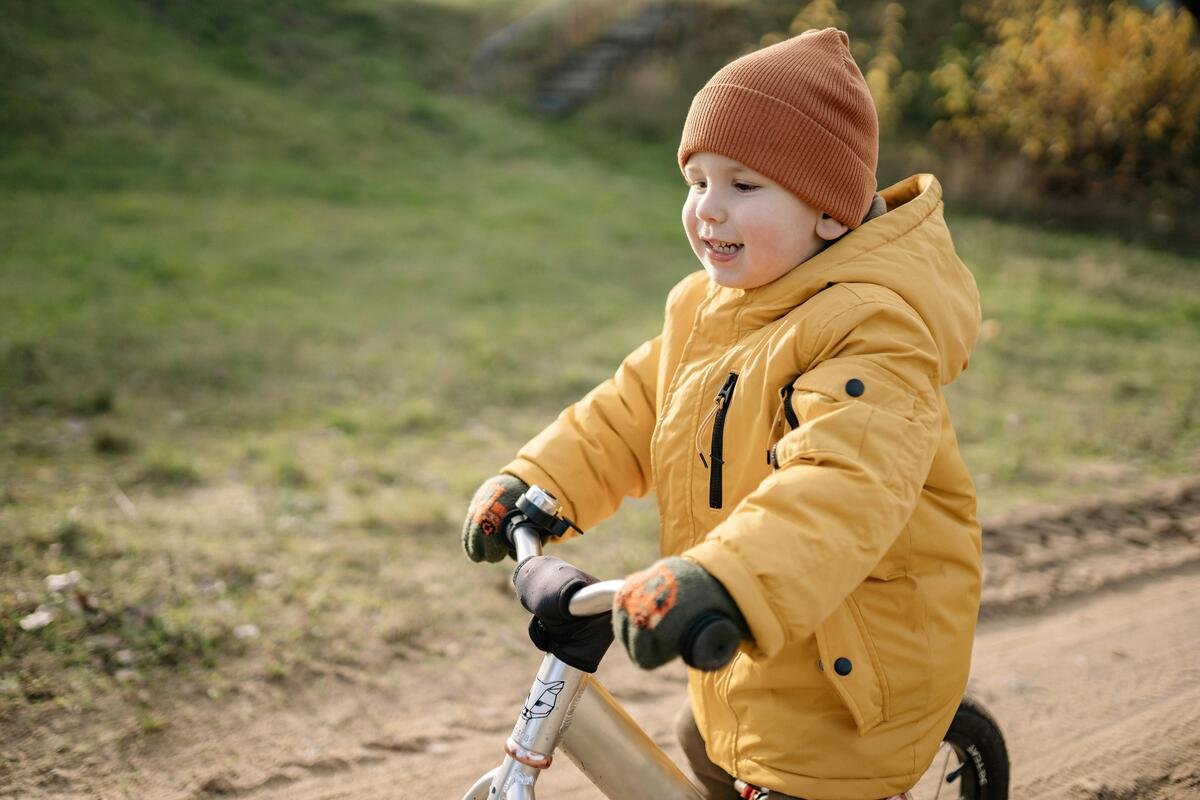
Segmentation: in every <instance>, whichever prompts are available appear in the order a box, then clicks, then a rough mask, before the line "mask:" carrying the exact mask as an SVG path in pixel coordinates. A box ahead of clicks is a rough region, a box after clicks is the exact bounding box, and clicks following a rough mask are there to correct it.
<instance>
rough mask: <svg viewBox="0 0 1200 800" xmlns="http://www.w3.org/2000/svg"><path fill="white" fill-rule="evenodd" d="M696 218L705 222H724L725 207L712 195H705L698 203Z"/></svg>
mask: <svg viewBox="0 0 1200 800" xmlns="http://www.w3.org/2000/svg"><path fill="white" fill-rule="evenodd" d="M696 218H697V219H701V220H703V221H705V222H724V221H725V209H724V208H722V207H721V204H720V203H719V202H717V201H716V200H715V199H713V196H712V195H705V196H704V197H702V198H700V202H698V203H696Z"/></svg>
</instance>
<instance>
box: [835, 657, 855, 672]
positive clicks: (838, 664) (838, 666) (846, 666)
mask: <svg viewBox="0 0 1200 800" xmlns="http://www.w3.org/2000/svg"><path fill="white" fill-rule="evenodd" d="M852 669H854V665H853V664H851V663H850V659H848V658H839V659H838V660H837V661H834V662H833V671H834V672H836V673H837V674H838V675H849V674H850V670H852Z"/></svg>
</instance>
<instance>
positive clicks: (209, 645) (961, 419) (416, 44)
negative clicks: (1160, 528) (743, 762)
mask: <svg viewBox="0 0 1200 800" xmlns="http://www.w3.org/2000/svg"><path fill="white" fill-rule="evenodd" d="M497 6H503V4H495V5H493V6H490V7H489V10H488V13H500V11H499V10H498V9H497ZM181 8H182V6H178V7H177V6H176V5H174V4H170V3H167V4H141V3H134V2H132V0H126V1H122V0H107V2H100V3H94V4H87V5H86V7H85V6H81V5H78V4H68V3H58V4H53V3H37V4H16V3H9V4H6V5H5V7H4V13H5V18H6V21H11V24H9V25H8V26H7V27H5V28H4V29H3V32H2V33H0V36H3V37H5V41H3V42H0V44H5V45H6V47H5V48H0V52H3V53H5V55H4V56H3V57H4V58H6V59H8V61H7V62H5V64H3V65H0V66H7V67H10V68H11V71H10V72H9V73H7V74H12V75H15V76H16V77H15V78H13V79H11V80H6V81H5V82H4V83H3V84H2V85H0V103H2V104H3V105H2V106H0V108H3V109H5V110H6V111H8V112H11V113H7V114H0V120H3V122H0V125H2V126H3V127H2V128H0V144H2V145H3V146H2V147H0V154H2V155H0V182H2V183H3V185H4V186H5V187H6V191H5V192H4V194H3V196H2V197H0V243H2V244H3V247H0V307H3V308H4V309H5V314H4V315H2V316H0V675H4V676H10V677H6V679H5V681H3V682H0V709H8V710H9V711H12V710H15V709H21V708H26V707H32V708H45V707H47V704H58V705H62V706H64V707H67V708H70V709H75V710H80V709H86V708H88V707H89V703H90V698H92V697H93V696H95V695H97V694H105V693H112V692H126V693H130V695H131V697H133V699H132V700H131V702H132V703H133V704H134V706H135V707H136V717H135V721H136V722H137V723H138V725H139V726H140V728H141V729H142V730H143V731H145V732H147V733H149V732H153V731H156V730H159V729H161V728H162V727H163V726H164V725H166V724H168V722H167V721H166V720H164V719H162V718H161V717H160V716H159V715H158V714H157V712H155V711H154V710H153V709H152V708H147V707H144V703H142V702H141V701H140V700H137V699H136V691H135V688H134V687H136V686H138V685H140V684H139V683H138V682H141V681H160V680H163V679H164V677H165V676H168V675H170V676H173V677H171V678H169V680H170V681H174V682H175V683H180V682H192V683H195V684H197V685H199V686H201V687H202V688H204V689H205V692H206V693H208V695H209V696H219V695H220V694H221V693H222V692H224V691H225V690H226V688H227V686H228V684H229V680H230V677H229V676H230V675H231V674H233V673H238V672H239V671H242V672H245V671H247V670H248V671H249V672H250V674H252V675H256V676H258V677H261V678H264V679H268V680H287V679H289V677H290V676H294V675H303V674H304V671H305V670H306V669H317V668H322V665H334V666H336V667H337V668H345V669H364V670H366V669H377V668H380V667H381V666H386V665H387V664H389V663H392V662H394V661H396V660H404V659H412V658H437V657H439V654H441V653H445V652H447V651H448V648H450V645H451V644H452V643H454V642H459V643H461V642H467V641H475V640H478V639H481V638H482V639H487V640H488V641H491V642H494V643H496V644H497V646H500V647H512V648H519V647H522V646H523V645H521V644H520V639H519V627H520V623H519V619H520V615H518V614H517V612H516V609H515V604H514V603H512V601H511V594H510V590H509V588H508V586H507V583H506V580H507V576H506V568H505V567H504V566H500V565H497V566H487V567H475V566H471V565H468V564H467V562H466V561H465V559H464V558H463V557H462V555H461V553H460V551H459V544H458V528H459V524H460V519H461V515H462V513H463V510H464V506H465V503H466V500H467V499H468V498H469V496H470V493H471V491H472V490H473V489H474V487H475V485H476V484H477V483H478V482H479V481H480V480H481V479H483V478H484V477H486V476H488V475H489V474H491V473H492V472H493V471H494V470H495V469H496V468H497V467H498V466H500V465H501V464H503V463H504V462H505V461H506V460H507V459H508V458H509V457H510V456H511V454H512V453H513V451H514V450H515V448H516V447H517V446H519V444H520V443H522V442H523V441H525V440H526V439H527V438H528V437H529V436H531V435H532V434H534V433H535V432H536V431H537V430H539V429H540V428H541V427H542V426H543V425H545V424H546V423H547V422H549V421H550V420H551V419H552V418H553V416H554V415H555V414H556V413H557V412H558V410H560V409H561V408H562V407H563V406H564V405H565V404H566V403H568V402H570V401H572V400H574V399H576V398H578V397H579V396H580V395H581V394H583V393H584V392H585V391H587V389H589V388H590V387H591V386H592V385H594V384H595V383H596V382H598V381H599V380H601V379H603V378H604V377H605V376H607V375H608V374H610V372H611V370H612V369H613V367H614V366H615V365H616V363H617V362H618V361H619V359H620V358H621V357H622V356H623V355H624V354H625V353H626V352H628V351H629V350H630V349H631V348H632V347H634V346H636V345H637V344H638V343H639V342H641V341H642V340H643V339H645V338H647V337H649V336H652V335H653V334H654V333H655V332H656V328H657V326H658V325H659V324H660V322H661V313H662V304H663V301H664V299H665V293H666V290H667V289H668V288H669V287H670V286H671V285H672V284H673V283H674V282H675V281H676V280H678V278H679V277H681V276H682V275H683V274H685V273H686V272H688V271H690V270H691V269H693V267H694V264H693V258H692V256H691V254H690V252H689V250H688V248H687V247H686V243H685V241H684V239H683V237H682V234H681V233H680V232H679V230H678V205H679V203H680V202H681V200H682V184H681V182H680V179H679V177H678V174H677V170H676V168H675V166H674V158H673V150H674V147H673V144H672V143H671V142H654V141H638V142H631V141H622V140H619V139H614V138H612V137H605V136H603V135H601V134H598V133H597V132H596V131H595V130H593V129H591V128H589V126H587V125H585V124H582V123H570V122H568V123H545V122H540V121H537V120H531V119H529V118H526V117H523V116H521V115H520V114H518V113H515V112H513V111H511V110H508V109H506V108H504V107H503V106H500V105H495V104H488V103H486V102H484V100H483V99H481V98H479V97H474V96H470V95H468V94H464V93H462V92H460V91H457V90H456V89H455V88H454V87H456V85H457V84H456V75H455V72H454V64H455V63H456V62H457V61H459V60H461V57H462V53H463V52H466V50H467V49H469V47H470V45H471V43H472V41H473V40H472V38H471V37H472V36H473V35H474V33H473V31H474V28H473V22H472V21H473V20H474V19H475V17H474V16H473V15H474V14H476V13H478V9H471V8H468V7H466V6H465V5H464V4H462V3H457V2H447V3H441V4H434V5H423V6H418V5H413V4H405V3H397V2H377V3H375V2H372V3H368V2H359V3H356V4H353V5H341V6H338V9H337V10H335V9H334V8H332V7H331V6H327V5H326V4H324V3H319V2H311V3H305V4H301V5H299V6H296V5H295V4H280V5H278V6H275V5H272V4H270V3H263V4H259V5H255V6H253V7H252V8H253V9H257V10H254V11H253V12H251V11H245V12H244V14H245V16H237V15H234V16H227V17H222V16H221V13H218V12H216V11H213V12H204V13H205V14H210V16H209V17H204V16H203V15H201V16H200V17H195V16H193V15H191V12H190V11H189V12H187V13H185V12H184V11H182V10H178V9H181ZM188 8H189V9H190V6H189V7H188ZM154 9H159V10H157V11H155V10H154ZM289 9H291V10H290V11H289ZM289 13H294V14H295V15H297V16H296V18H295V19H291V18H288V24H286V25H285V24H283V22H281V18H280V15H284V16H285V17H286V16H287V15H288V14H289ZM950 224H951V229H952V230H953V232H954V234H955V237H956V241H957V243H958V245H959V249H960V253H961V255H962V257H963V259H964V260H965V261H966V262H967V263H968V264H969V265H970V266H971V267H972V268H973V270H974V271H975V273H976V275H977V277H978V279H979V283H980V287H981V289H982V292H983V297H984V309H985V317H987V318H989V319H992V320H995V321H996V325H997V326H998V333H997V334H996V335H995V337H994V338H992V339H990V340H989V341H987V342H985V343H983V344H981V345H980V347H979V349H978V350H977V352H976V355H975V357H974V359H973V362H972V366H971V369H970V370H969V371H968V372H967V373H966V375H965V377H964V378H963V379H962V380H961V381H960V383H959V384H957V385H956V386H954V387H953V388H952V389H951V392H950V400H951V404H952V406H953V409H954V412H955V415H956V422H957V428H958V432H959V436H960V439H961V441H962V443H963V451H964V454H965V456H966V458H967V460H968V462H969V464H970V466H971V468H972V471H973V472H974V474H975V475H976V476H977V477H978V478H979V481H980V499H981V507H982V509H983V510H984V511H985V512H994V511H998V510H1001V509H1003V508H1006V507H1008V506H1010V505H1012V504H1014V503H1016V502H1019V501H1021V500H1024V499H1032V498H1037V499H1044V498H1052V497H1063V496H1067V495H1069V494H1071V493H1078V492H1083V491H1094V490H1097V489H1103V488H1106V487H1108V486H1111V485H1113V484H1114V483H1120V482H1125V481H1130V480H1141V479H1143V478H1144V476H1147V475H1155V474H1167V473H1171V472H1181V471H1188V470H1193V471H1194V469H1195V468H1196V467H1197V460H1196V454H1197V452H1198V450H1200V435H1198V433H1197V431H1198V429H1200V426H1198V425H1197V414H1198V413H1200V410H1198V407H1197V404H1198V403H1200V399H1198V398H1200V361H1198V357H1197V355H1196V354H1197V353H1200V305H1197V302H1196V300H1195V298H1196V297H1198V296H1200V292H1198V291H1197V290H1198V289H1200V270H1197V269H1196V261H1195V258H1194V257H1184V256H1179V255H1172V254H1169V253H1165V252H1158V251H1155V250H1151V249H1147V248H1145V247H1140V246H1132V245H1127V244H1123V243H1122V242H1121V241H1118V240H1116V239H1113V238H1104V237H1096V236H1077V235H1067V234H1061V233H1060V234H1049V233H1045V232H1042V231H1040V230H1038V229H1037V228H1036V227H1030V226H1021V225H1017V224H1012V223H998V222H994V221H991V220H989V219H987V218H982V217H975V216H969V215H965V214H960V213H955V211H954V209H950ZM656 524H657V515H656V513H655V511H654V506H653V503H652V501H641V502H638V503H634V504H631V505H630V507H629V508H628V509H627V510H626V511H624V512H622V515H621V516H620V517H619V518H618V519H616V520H614V521H613V522H611V523H608V524H606V525H604V526H602V528H601V529H600V530H598V531H596V532H595V533H594V534H589V535H588V536H587V537H585V539H584V540H583V541H582V542H580V543H579V544H578V545H577V546H574V548H573V551H574V554H575V556H577V558H578V560H579V562H580V564H581V565H586V566H587V567H588V568H590V569H593V570H594V571H595V572H597V573H599V574H604V575H608V574H617V573H620V572H623V571H627V570H631V569H634V568H637V567H640V566H643V565H644V564H646V563H648V562H649V561H650V560H652V559H653V558H654V557H655V555H656V554H657V544H656V540H655V526H656ZM70 570H79V571H80V572H81V573H82V574H83V581H82V582H81V584H80V589H79V593H78V594H77V595H73V596H61V597H54V596H52V595H50V594H49V593H48V592H47V590H46V588H45V584H44V578H45V576H46V575H50V574H58V573H64V572H69V571H70ZM42 603H49V604H50V605H52V606H53V607H54V608H55V609H56V611H57V614H58V616H57V617H56V619H55V621H54V622H53V623H51V624H50V625H48V626H47V627H45V628H43V629H41V630H40V631H36V632H29V631H24V630H21V629H20V627H19V625H18V622H19V620H20V619H21V618H23V617H24V616H25V615H27V614H29V613H31V612H33V611H34V610H35V609H36V608H37V607H38V606H39V605H40V604H42ZM497 623H500V626H501V628H500V629H501V630H503V631H505V633H503V634H498V633H497V632H496V624H497ZM246 625H254V626H256V627H257V629H258V631H259V635H258V636H257V637H242V638H239V637H238V635H236V631H238V630H242V631H245V630H246V629H245V628H243V627H241V626H246ZM122 651H128V653H127V655H125V656H122V657H120V658H118V656H117V654H118V653H120V652H122ZM122 659H124V660H122ZM126 661H127V662H129V663H125V662H126ZM122 670H132V671H133V672H134V673H135V675H134V676H131V675H130V674H129V673H128V672H122Z"/></svg>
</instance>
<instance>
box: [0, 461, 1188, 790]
mask: <svg viewBox="0 0 1200 800" xmlns="http://www.w3.org/2000/svg"><path fill="white" fill-rule="evenodd" d="M985 553H986V555H985V570H986V581H985V591H984V604H985V606H984V612H983V618H982V621H981V624H980V629H979V634H978V637H977V639H976V645H975V659H974V666H973V672H972V679H971V687H970V691H971V692H972V693H973V694H974V695H975V696H976V697H978V698H979V699H981V700H982V701H983V702H984V704H985V705H986V706H987V707H988V708H989V710H991V711H992V713H993V714H994V716H995V717H996V719H997V721H998V722H999V723H1000V725H1001V727H1002V729H1003V731H1004V734H1005V737H1006V739H1007V741H1008V747H1009V753H1010V756H1011V760H1012V790H1011V793H1010V796H1011V797H1013V798H1018V799H1020V800H1024V799H1025V798H1080V799H1081V800H1124V799H1126V798H1128V800H1135V799H1137V800H1142V799H1143V798H1145V799H1147V800H1158V799H1159V798H1200V481H1190V482H1177V483H1173V484H1170V485H1166V486H1163V487H1159V488H1158V489H1156V490H1154V491H1152V492H1150V493H1147V494H1142V495H1139V496H1129V497H1109V498H1106V499H1104V500H1103V501H1097V502H1094V503H1088V504H1083V505H1077V506H1073V507H1071V508H1065V509H1036V510H1033V511H1027V512H1024V513H1022V514H1021V515H1019V516H1013V517H1010V518H1007V519H1003V520H997V521H995V522H993V523H991V524H989V525H987V526H986V533H985ZM519 635H521V634H520V633H519V632H514V634H513V636H514V637H517V636H519ZM514 640H515V639H514ZM538 662H539V655H538V654H537V653H534V652H530V653H529V655H528V656H524V657H520V658H513V657H505V656H495V655H493V654H490V653H487V652H481V653H463V654H461V656H460V657H458V658H440V659H438V660H437V661H436V662H428V663H422V664H416V665H414V664H407V665H402V666H401V667H398V668H397V669H396V670H394V671H393V672H392V673H391V674H388V675H376V676H368V675H363V674H346V673H343V674H330V675H325V676H322V677H319V678H317V679H314V680H313V681H310V682H308V683H307V684H306V685H305V686H304V687H303V688H301V689H296V688H289V689H285V688H282V687H278V686H272V685H261V686H258V687H256V688H255V689H254V690H252V691H247V692H243V693H241V694H240V695H238V696H237V697H235V698H233V699H231V700H230V701H229V702H228V703H226V704H225V705H224V706H222V707H221V708H220V709H214V708H212V707H211V705H210V706H204V707H202V706H196V705H193V706H189V705H187V704H181V705H180V707H179V708H178V709H176V711H175V712H174V713H173V714H172V724H171V726H170V727H169V728H168V729H167V730H165V731H163V732H162V733H161V734H158V735H156V736H155V737H151V738H146V737H129V736H119V735H114V736H112V737H110V738H109V739H108V740H105V741H101V742H98V743H97V747H95V748H94V749H93V751H92V755H91V756H89V757H87V758H84V759H82V760H80V761H78V763H75V762H73V761H72V759H70V758H69V757H66V756H64V755H63V754H61V753H54V752H48V753H37V752H29V750H28V748H17V750H19V751H20V752H21V754H22V755H21V757H20V759H18V764H17V766H16V768H15V769H14V770H13V771H12V772H11V773H10V774H11V779H10V781H9V785H7V786H5V785H3V784H0V798H6V799H7V798H18V797H19V798H36V799H40V798H48V797H62V798H84V797H87V798H92V797H105V798H108V797H113V798H117V797H136V798H170V799H171V800H207V799H208V798H222V797H244V798H254V800H283V798H288V799H289V800H334V798H347V799H350V798H353V800H383V798H389V800H394V799H395V798H418V797H420V798H451V800H457V798H459V797H461V795H462V793H463V792H464V791H465V789H466V788H467V786H469V785H470V783H471V782H472V781H473V779H474V778H475V777H476V776H477V775H478V774H479V773H481V772H483V771H485V770H486V769H488V768H490V767H491V766H494V765H495V764H496V763H498V762H499V759H500V758H501V756H502V751H501V748H502V745H503V741H504V738H505V737H506V735H507V733H508V731H509V730H510V729H511V727H512V723H513V721H514V719H515V715H516V713H517V712H518V711H519V709H520V707H521V701H522V700H523V699H524V696H525V693H526V691H527V689H528V686H529V684H530V682H531V680H532V677H533V674H534V672H535V670H536V667H537V664H538ZM600 678H601V680H603V681H604V682H605V684H606V685H607V686H608V687H609V688H610V689H611V690H612V691H613V693H614V694H615V695H616V696H617V698H618V699H619V700H620V701H621V702H622V703H623V704H624V705H625V707H626V708H627V709H628V710H629V711H630V713H631V714H632V715H633V716H634V717H635V718H636V719H637V720H638V721H639V722H640V723H641V724H642V725H643V727H645V729H646V730H647V731H648V732H649V733H650V735H651V736H652V737H653V738H655V739H656V740H657V741H658V742H659V743H660V744H662V745H663V746H664V747H665V748H666V749H667V751H668V752H669V753H670V754H672V755H673V756H677V755H678V751H677V749H676V748H675V744H674V742H673V741H672V735H671V719H672V717H673V715H674V713H675V711H676V709H677V708H678V706H679V704H680V703H681V702H682V699H683V680H684V679H683V671H682V668H681V667H680V666H679V665H678V664H675V665H672V666H670V667H667V668H664V669H663V670H659V671H657V672H654V673H641V672H638V671H637V670H636V669H634V668H633V667H631V666H630V665H629V663H628V662H627V660H626V659H624V658H623V657H620V653H619V652H616V651H614V652H613V654H612V655H611V656H610V658H609V660H608V662H607V663H606V664H604V665H603V666H602V667H601V671H600ZM69 733H70V732H69V731H64V732H63V736H64V737H66V736H67V735H68V734H69ZM39 741H50V740H49V739H47V738H46V737H45V736H42V737H41V738H40V739H39ZM538 791H539V794H540V795H541V796H542V797H557V798H564V800H565V799H566V798H572V799H574V800H585V798H586V799H588V800H591V799H593V798H597V799H598V798H600V797H601V796H600V794H599V793H598V792H597V791H596V790H595V789H593V788H591V787H590V786H589V785H588V784H587V783H586V781H585V780H584V779H583V777H582V776H581V775H580V774H579V773H578V772H577V771H576V769H575V768H574V766H573V765H572V764H571V763H570V762H569V761H567V760H566V759H559V760H557V761H556V762H555V764H554V766H553V767H552V768H551V769H549V770H548V771H547V772H546V773H545V775H544V776H543V778H542V779H541V780H540V781H539V783H538Z"/></svg>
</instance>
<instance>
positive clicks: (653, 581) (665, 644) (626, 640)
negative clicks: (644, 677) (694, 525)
mask: <svg viewBox="0 0 1200 800" xmlns="http://www.w3.org/2000/svg"><path fill="white" fill-rule="evenodd" d="M712 611H717V612H720V613H722V614H724V615H726V616H727V617H729V618H730V619H732V620H733V621H734V623H735V624H736V625H737V626H738V627H739V628H740V629H741V631H742V638H744V639H748V638H749V637H750V628H749V626H747V624H746V619H745V618H744V617H743V616H742V612H741V611H739V610H738V607H737V604H736V603H734V602H733V598H732V597H731V596H730V595H729V592H727V591H726V590H725V587H724V586H722V585H721V582H720V581H718V580H717V579H716V578H714V577H713V576H712V575H710V574H709V573H708V570H706V569H704V567H701V566H700V565H699V564H696V563H695V562H693V561H688V560H687V559H686V558H679V557H677V556H672V557H671V558H664V559H661V560H659V561H656V562H655V563H654V564H653V565H652V566H651V567H650V568H649V569H644V570H642V571H641V572H635V573H633V574H632V575H630V576H629V577H627V578H626V579H625V585H624V586H622V587H621V591H619V592H618V593H617V596H616V599H615V600H614V601H613V618H612V620H613V633H614V635H615V636H616V637H617V641H619V642H620V643H621V644H623V645H625V650H626V652H628V653H629V657H630V658H631V659H633V661H634V663H635V664H637V665H638V666H639V667H641V668H642V669H654V668H656V667H661V666H662V665H663V664H666V663H667V662H668V661H671V660H672V659H674V658H675V657H676V656H678V655H679V654H680V650H681V648H682V645H683V640H684V638H685V637H686V636H687V634H688V631H689V629H690V628H691V626H692V623H694V622H696V621H697V620H698V619H699V618H700V617H702V616H704V615H705V614H708V613H709V612H712Z"/></svg>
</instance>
